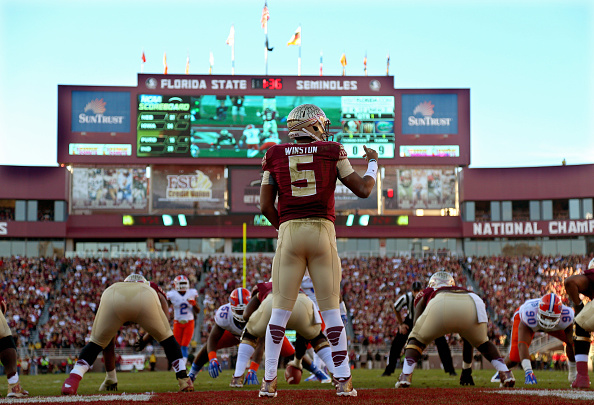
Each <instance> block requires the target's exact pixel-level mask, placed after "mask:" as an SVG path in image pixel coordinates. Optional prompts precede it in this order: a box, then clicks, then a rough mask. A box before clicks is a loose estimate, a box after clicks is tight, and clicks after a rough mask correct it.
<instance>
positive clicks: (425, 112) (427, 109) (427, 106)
mask: <svg viewBox="0 0 594 405" xmlns="http://www.w3.org/2000/svg"><path fill="white" fill-rule="evenodd" d="M434 108H435V106H434V105H433V104H431V101H423V102H422V103H420V104H419V105H418V106H416V107H415V109H414V110H413V115H417V114H421V115H422V116H423V117H431V116H432V115H433V114H434V112H433V109H434Z"/></svg>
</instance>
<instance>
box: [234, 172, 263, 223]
mask: <svg viewBox="0 0 594 405" xmlns="http://www.w3.org/2000/svg"><path fill="white" fill-rule="evenodd" d="M261 183H262V169H261V168H259V167H253V166H252V167H249V166H243V167H242V166H239V167H230V168H229V194H230V206H231V212H233V213H254V214H259V213H260V184H261Z"/></svg>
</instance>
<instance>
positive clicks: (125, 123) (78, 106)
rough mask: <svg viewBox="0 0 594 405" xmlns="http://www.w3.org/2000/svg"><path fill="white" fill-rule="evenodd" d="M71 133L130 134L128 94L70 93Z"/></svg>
mask: <svg viewBox="0 0 594 405" xmlns="http://www.w3.org/2000/svg"><path fill="white" fill-rule="evenodd" d="M72 131H73V132H78V131H80V132H130V93H129V92H96V91H88V92H87V91H73V92H72Z"/></svg>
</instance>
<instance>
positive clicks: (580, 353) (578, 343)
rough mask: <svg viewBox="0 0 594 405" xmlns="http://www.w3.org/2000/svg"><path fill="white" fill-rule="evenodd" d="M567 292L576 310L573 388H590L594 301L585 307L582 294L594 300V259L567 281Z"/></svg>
mask: <svg viewBox="0 0 594 405" xmlns="http://www.w3.org/2000/svg"><path fill="white" fill-rule="evenodd" d="M565 291H566V292H567V295H569V298H570V299H571V301H572V302H573V309H574V310H575V336H574V341H573V343H574V350H575V363H576V370H577V375H576V378H575V380H573V382H572V383H571V387H572V388H590V377H589V376H588V354H589V353H590V335H591V332H593V331H594V301H590V302H588V303H587V304H586V305H585V306H584V303H583V302H582V299H581V297H580V294H582V295H584V296H586V297H588V298H590V300H594V259H592V260H590V263H588V268H587V269H586V271H584V272H583V273H582V274H574V275H573V276H570V277H567V278H566V279H565Z"/></svg>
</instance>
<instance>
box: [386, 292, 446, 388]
mask: <svg viewBox="0 0 594 405" xmlns="http://www.w3.org/2000/svg"><path fill="white" fill-rule="evenodd" d="M422 289H423V285H422V284H421V282H420V281H415V282H414V283H413V285H412V292H411V291H409V292H407V293H405V294H403V295H401V296H400V297H399V298H398V299H397V300H396V303H394V311H395V312H396V320H397V321H398V332H397V333H396V336H395V337H394V340H393V341H392V347H390V357H389V359H388V364H387V365H386V369H385V370H384V373H383V374H382V377H388V376H390V375H392V373H393V372H394V370H395V369H396V363H397V362H398V359H399V358H400V353H401V352H402V349H403V348H404V345H405V344H406V341H407V340H408V335H409V334H410V331H411V330H412V327H413V319H414V317H415V306H414V302H415V297H416V295H417V294H418V293H419V292H420V291H421V290H422ZM404 308H407V310H408V311H407V314H406V317H405V318H404V319H402V314H401V312H402V310H403V309H404ZM435 346H437V352H438V353H439V358H440V359H441V363H442V364H443V369H444V371H445V372H446V373H449V374H450V375H453V376H454V375H456V370H455V369H454V364H453V361H452V354H451V352H450V347H449V345H448V341H447V340H446V338H445V337H444V336H442V337H440V338H437V339H435Z"/></svg>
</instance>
